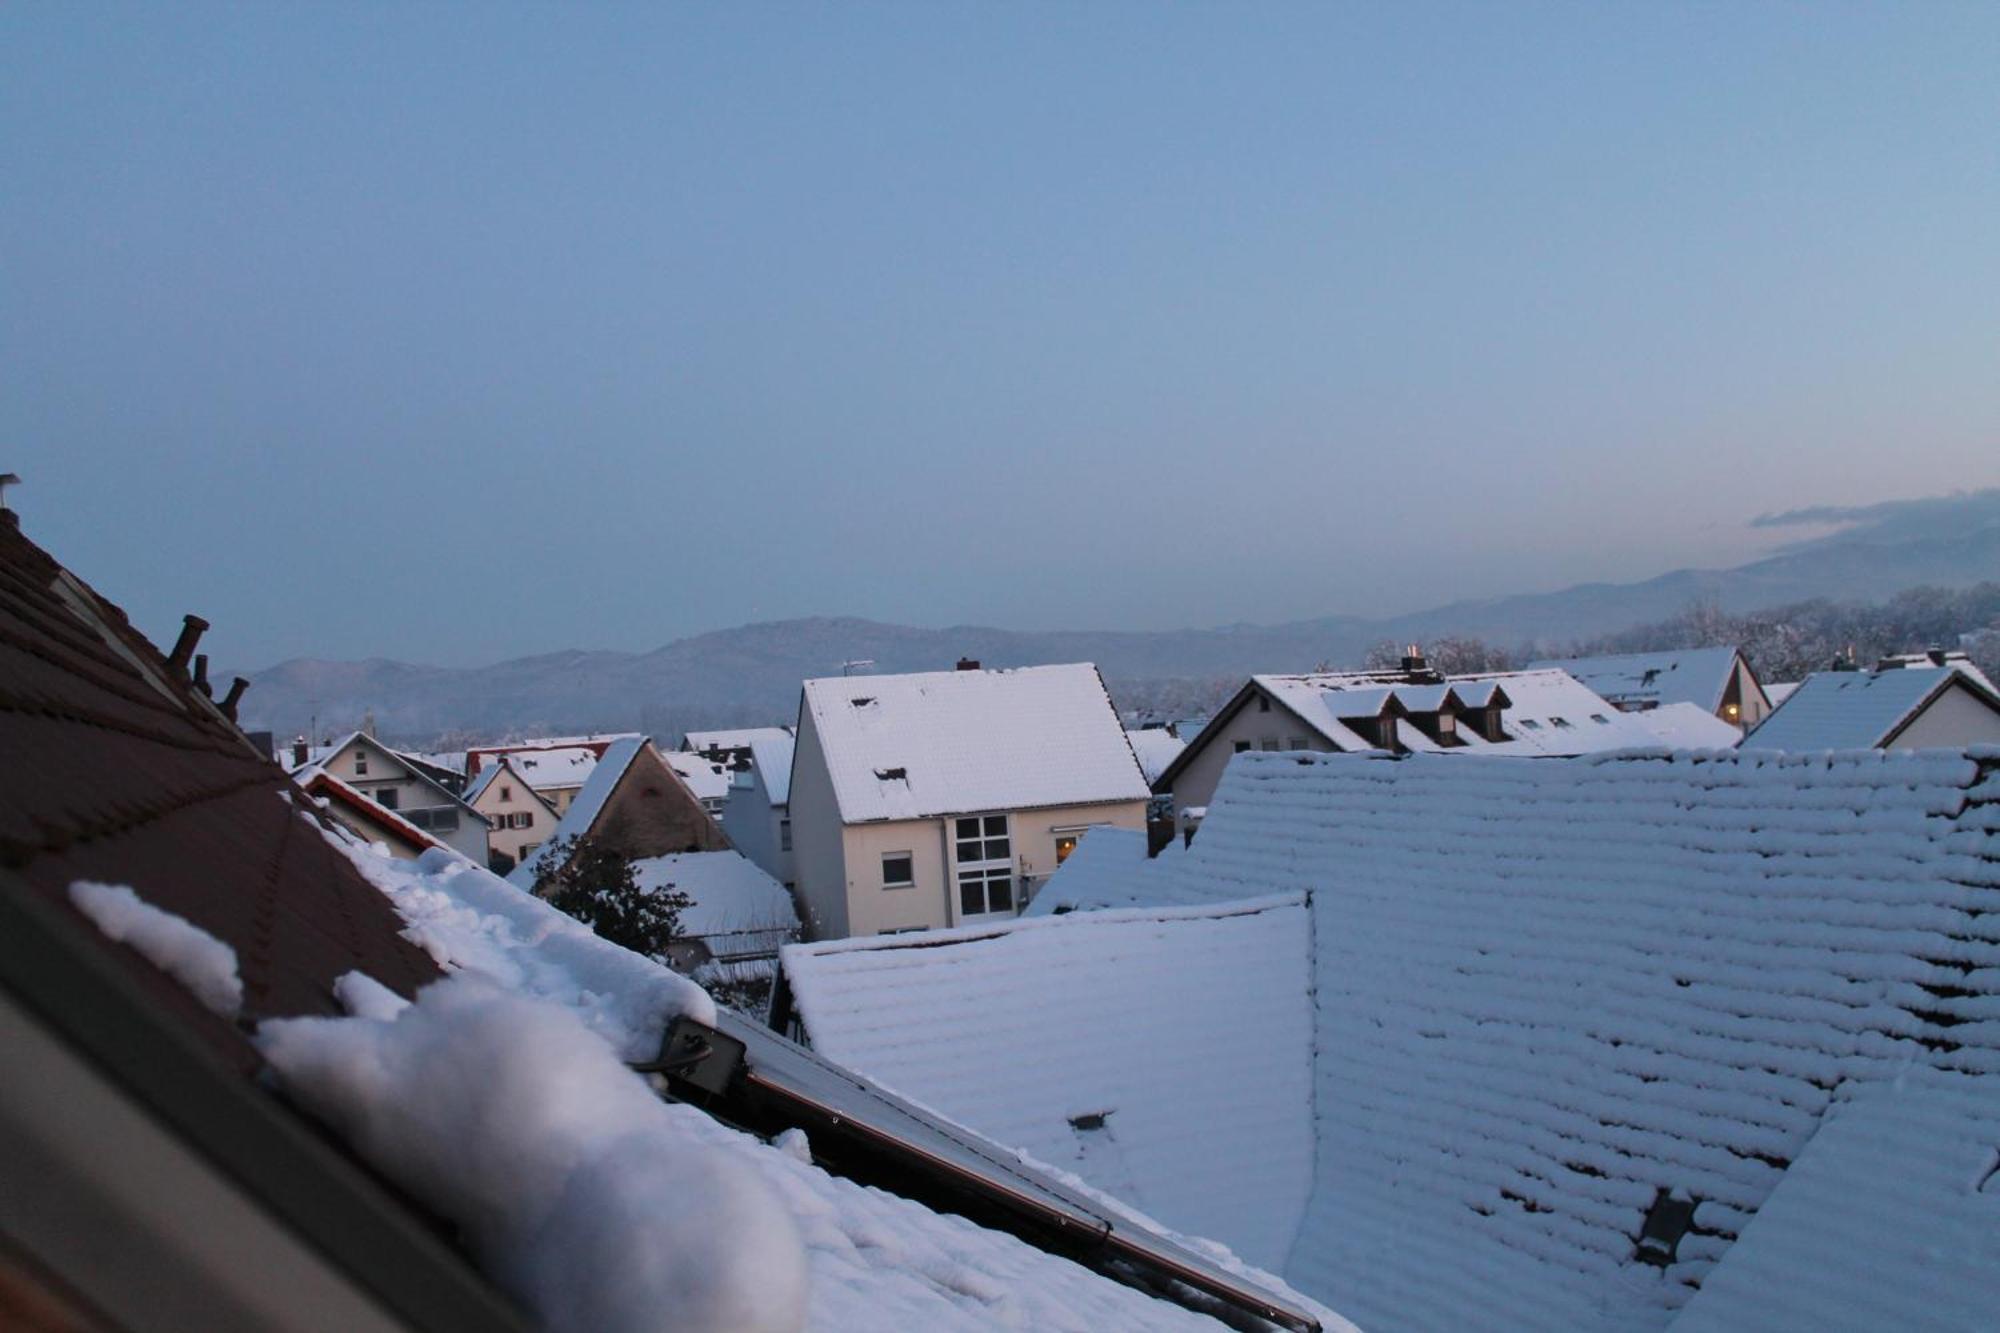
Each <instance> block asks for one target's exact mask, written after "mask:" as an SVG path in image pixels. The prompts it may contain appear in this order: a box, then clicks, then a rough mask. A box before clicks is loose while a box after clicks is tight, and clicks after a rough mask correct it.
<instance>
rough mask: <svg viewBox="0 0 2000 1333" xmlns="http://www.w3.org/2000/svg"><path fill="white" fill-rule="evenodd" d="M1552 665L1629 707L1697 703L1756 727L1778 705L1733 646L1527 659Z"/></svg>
mask: <svg viewBox="0 0 2000 1333" xmlns="http://www.w3.org/2000/svg"><path fill="white" fill-rule="evenodd" d="M1548 668H1553V669H1555V670H1558V671H1567V672H1569V674H1570V675H1572V676H1575V677H1576V678H1577V679H1578V680H1580V681H1582V682H1583V684H1584V685H1585V686H1586V687H1587V688H1589V689H1590V690H1592V691H1594V692H1595V693H1597V694H1600V695H1602V696H1603V697H1604V698H1605V699H1607V700H1609V701H1610V702H1611V703H1612V704H1613V705H1615V706H1616V707H1618V708H1620V709H1623V710H1624V711H1626V712H1632V713H1637V712H1646V711H1648V710H1650V709H1654V708H1659V707H1662V706H1664V705H1667V704H1677V703H1684V704H1693V705H1695V706H1696V707H1698V708H1701V709H1702V710H1703V711H1705V712H1709V713H1713V714H1714V715H1715V716H1716V717H1718V718H1721V719H1722V720H1723V721H1724V722H1727V723H1730V724H1731V725H1732V726H1737V727H1754V726H1756V725H1757V724H1758V723H1759V722H1762V721H1763V720H1764V718H1765V717H1766V716H1768V715H1769V713H1770V711H1771V709H1772V708H1774V707H1775V706H1776V705H1775V704H1774V703H1773V702H1772V701H1771V698H1770V696H1769V695H1768V694H1767V693H1766V692H1765V690H1764V687H1763V686H1762V685H1761V684H1760V683H1759V682H1758V680H1757V673H1756V672H1755V671H1753V670H1751V669H1750V663H1749V661H1748V660H1747V659H1746V658H1745V657H1744V656H1743V653H1742V650H1741V649H1739V648H1737V647H1735V646H1734V645H1725V646H1723V647H1719V648H1677V649H1672V650H1669V651H1665V652H1655V653H1614V654H1611V655H1608V656H1602V657H1560V658H1549V659H1546V660H1544V661H1540V662H1530V663H1529V664H1528V669H1529V670H1530V671H1534V670H1539V669H1548Z"/></svg>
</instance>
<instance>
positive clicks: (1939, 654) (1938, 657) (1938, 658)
mask: <svg viewBox="0 0 2000 1333" xmlns="http://www.w3.org/2000/svg"><path fill="white" fill-rule="evenodd" d="M1924 656H1925V657H1928V658H1930V659H1931V665H1932V666H1943V665H1944V649H1942V648H1932V649H1930V650H1929V651H1927V652H1926V653H1925V654H1924Z"/></svg>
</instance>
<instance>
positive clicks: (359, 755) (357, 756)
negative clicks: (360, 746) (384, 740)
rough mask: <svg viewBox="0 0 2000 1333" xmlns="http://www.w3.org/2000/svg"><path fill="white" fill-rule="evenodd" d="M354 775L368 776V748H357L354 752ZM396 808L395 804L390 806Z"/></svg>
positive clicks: (359, 776)
mask: <svg viewBox="0 0 2000 1333" xmlns="http://www.w3.org/2000/svg"><path fill="white" fill-rule="evenodd" d="M354 776H355V777H357V778H365V777H367V776H368V752H367V751H366V750H356V751H355V752H354ZM394 808H395V807H394V806H391V807H390V809H392V810H393V809H394Z"/></svg>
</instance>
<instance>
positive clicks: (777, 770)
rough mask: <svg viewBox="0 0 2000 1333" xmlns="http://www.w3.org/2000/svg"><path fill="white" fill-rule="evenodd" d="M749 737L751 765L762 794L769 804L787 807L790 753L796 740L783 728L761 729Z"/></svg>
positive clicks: (789, 791) (790, 767)
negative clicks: (761, 780) (768, 799)
mask: <svg viewBox="0 0 2000 1333" xmlns="http://www.w3.org/2000/svg"><path fill="white" fill-rule="evenodd" d="M749 735H750V762H751V763H753V764H755V765H756V766H757V776H758V777H760V778H762V779H763V780H764V792H765V794H766V795H767V796H769V797H770V798H771V804H772V805H789V804H790V803H791V799H792V752H793V751H794V749H796V748H797V738H795V737H794V736H793V735H792V733H791V732H790V731H789V730H788V729H786V728H784V727H764V728H762V729H760V730H758V731H753V732H751V733H749Z"/></svg>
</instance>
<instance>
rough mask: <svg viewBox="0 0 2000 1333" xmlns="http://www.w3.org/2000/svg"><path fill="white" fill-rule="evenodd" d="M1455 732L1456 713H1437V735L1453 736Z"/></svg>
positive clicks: (1456, 724) (1456, 725)
mask: <svg viewBox="0 0 2000 1333" xmlns="http://www.w3.org/2000/svg"><path fill="white" fill-rule="evenodd" d="M1457 734H1458V714H1456V713H1444V712H1440V713H1439V714H1438V735H1440V736H1455V735H1457Z"/></svg>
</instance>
